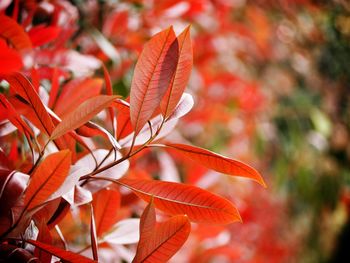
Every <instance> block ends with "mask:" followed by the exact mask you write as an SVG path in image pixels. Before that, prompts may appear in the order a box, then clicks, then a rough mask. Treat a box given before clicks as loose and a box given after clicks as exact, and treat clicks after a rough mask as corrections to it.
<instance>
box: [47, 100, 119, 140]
mask: <svg viewBox="0 0 350 263" xmlns="http://www.w3.org/2000/svg"><path fill="white" fill-rule="evenodd" d="M116 98H118V96H108V95H100V96H96V97H93V98H90V99H88V100H86V101H84V102H83V103H82V104H80V105H79V106H78V107H77V108H76V109H75V110H73V111H72V112H70V113H68V114H67V115H66V116H65V117H64V118H63V119H62V122H61V123H59V124H58V125H57V127H56V128H55V130H54V131H53V132H52V134H51V140H54V139H56V138H58V137H60V136H62V135H64V134H65V133H67V132H69V131H71V130H74V129H76V128H79V127H80V126H82V125H83V124H85V123H86V122H88V121H89V120H90V119H92V118H93V117H94V116H95V115H96V114H98V113H99V112H100V111H102V110H103V109H105V108H107V107H108V106H109V105H110V104H111V103H112V101H113V100H115V99H116Z"/></svg>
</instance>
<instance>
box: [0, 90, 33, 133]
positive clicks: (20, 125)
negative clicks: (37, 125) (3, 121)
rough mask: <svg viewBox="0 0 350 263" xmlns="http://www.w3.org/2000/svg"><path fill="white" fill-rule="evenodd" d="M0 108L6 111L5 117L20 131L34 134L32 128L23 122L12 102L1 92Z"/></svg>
mask: <svg viewBox="0 0 350 263" xmlns="http://www.w3.org/2000/svg"><path fill="white" fill-rule="evenodd" d="M0 109H1V111H3V112H6V113H7V118H8V119H9V121H11V123H12V124H13V125H15V126H16V127H17V129H18V130H19V131H20V132H22V133H29V134H30V135H31V136H34V133H33V131H32V129H31V128H30V127H29V126H28V125H27V123H25V122H24V121H23V120H22V118H21V117H20V116H19V115H18V113H17V111H16V110H15V108H14V107H13V106H12V104H11V103H10V102H9V101H8V100H7V99H6V97H5V96H4V95H3V94H0Z"/></svg>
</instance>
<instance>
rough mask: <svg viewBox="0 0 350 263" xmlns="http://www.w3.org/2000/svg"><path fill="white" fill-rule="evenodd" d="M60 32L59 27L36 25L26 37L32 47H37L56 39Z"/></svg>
mask: <svg viewBox="0 0 350 263" xmlns="http://www.w3.org/2000/svg"><path fill="white" fill-rule="evenodd" d="M60 32H61V28H59V27H55V26H46V25H38V26H35V27H33V28H31V29H30V31H29V32H28V35H29V38H30V40H31V41H32V45H33V47H38V46H41V45H44V44H46V43H49V42H51V41H53V40H55V39H57V37H58V35H59V33H60Z"/></svg>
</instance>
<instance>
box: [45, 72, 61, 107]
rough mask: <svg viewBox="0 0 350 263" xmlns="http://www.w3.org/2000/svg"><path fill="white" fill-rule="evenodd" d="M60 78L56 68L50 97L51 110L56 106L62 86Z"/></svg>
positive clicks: (53, 73)
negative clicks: (60, 86)
mask: <svg viewBox="0 0 350 263" xmlns="http://www.w3.org/2000/svg"><path fill="white" fill-rule="evenodd" d="M59 77H60V72H59V70H58V69H57V68H54V69H53V72H52V79H51V90H50V97H49V103H48V106H49V108H52V107H53V106H54V104H55V102H56V99H57V94H58V89H59V84H60V82H59Z"/></svg>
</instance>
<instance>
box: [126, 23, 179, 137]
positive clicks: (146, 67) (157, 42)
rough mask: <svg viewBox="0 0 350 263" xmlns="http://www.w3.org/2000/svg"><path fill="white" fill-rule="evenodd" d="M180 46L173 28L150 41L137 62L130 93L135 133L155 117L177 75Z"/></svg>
mask: <svg viewBox="0 0 350 263" xmlns="http://www.w3.org/2000/svg"><path fill="white" fill-rule="evenodd" d="M177 60H178V43H177V40H176V37H175V33H174V31H173V28H172V27H170V28H168V29H166V30H164V31H161V32H160V33H158V34H156V35H155V36H154V37H152V38H151V40H150V41H148V42H147V43H146V44H145V46H144V49H143V51H142V53H141V55H140V57H139V59H138V61H137V63H136V66H135V71H134V77H133V80H132V83H131V91H130V118H131V123H132V125H133V128H134V131H135V134H137V133H138V132H139V131H140V130H141V129H142V127H143V126H144V125H145V124H146V122H147V121H148V120H149V119H150V118H151V117H152V114H153V112H154V111H155V110H156V108H157V107H158V106H159V103H160V101H161V99H162V97H163V96H164V94H165V92H166V89H167V87H168V85H169V83H170V81H171V78H172V76H173V74H174V71H175V68H176V63H177Z"/></svg>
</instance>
